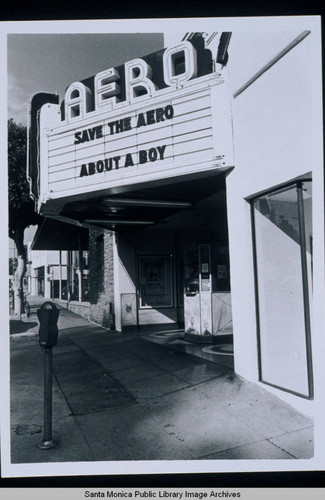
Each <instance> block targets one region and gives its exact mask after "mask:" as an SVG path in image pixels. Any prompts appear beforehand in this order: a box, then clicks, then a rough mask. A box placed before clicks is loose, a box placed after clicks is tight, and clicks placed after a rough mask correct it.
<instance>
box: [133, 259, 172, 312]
mask: <svg viewBox="0 0 325 500" xmlns="http://www.w3.org/2000/svg"><path fill="white" fill-rule="evenodd" d="M139 267H140V269H139V281H140V287H139V288H140V307H141V308H147V307H148V308H149V307H154V308H157V307H173V293H172V266H171V257H170V256H150V257H140V266H139Z"/></svg>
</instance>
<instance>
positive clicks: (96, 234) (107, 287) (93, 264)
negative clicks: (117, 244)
mask: <svg viewBox="0 0 325 500" xmlns="http://www.w3.org/2000/svg"><path fill="white" fill-rule="evenodd" d="M89 299H90V320H91V321H93V322H94V323H97V324H99V325H102V326H104V327H105V328H109V329H112V330H113V329H114V328H115V325H114V267H113V234H112V233H104V232H103V231H100V230H90V231H89Z"/></svg>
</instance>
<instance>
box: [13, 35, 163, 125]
mask: <svg viewBox="0 0 325 500" xmlns="http://www.w3.org/2000/svg"><path fill="white" fill-rule="evenodd" d="M163 46H164V43H163V34H162V33H148V34H147V33H146V34H144V33H141V34H130V33H118V34H112V33H110V34H103V33H96V34H88V33H87V34H9V35H8V45H7V54H8V118H13V119H14V120H15V121H16V122H18V123H23V124H26V119H27V106H28V100H29V99H30V97H31V96H32V95H33V94H35V93H37V92H50V93H55V92H57V93H58V94H59V97H60V102H61V101H62V100H63V98H64V92H65V89H66V88H67V87H68V85H70V84H71V83H73V82H75V81H79V80H83V79H84V78H88V77H90V76H93V75H95V74H96V73H98V72H99V71H103V70H105V69H108V68H110V67H114V66H117V65H119V64H123V63H124V62H127V61H130V60H131V59H135V58H138V57H141V56H144V55H146V54H150V53H151V52H155V51H156V50H159V49H161V48H162V47H163Z"/></svg>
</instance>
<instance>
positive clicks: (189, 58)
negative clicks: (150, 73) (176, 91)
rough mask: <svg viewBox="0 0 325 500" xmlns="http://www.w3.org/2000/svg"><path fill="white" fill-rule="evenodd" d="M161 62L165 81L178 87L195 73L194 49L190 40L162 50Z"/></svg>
mask: <svg viewBox="0 0 325 500" xmlns="http://www.w3.org/2000/svg"><path fill="white" fill-rule="evenodd" d="M163 64H164V80H165V83H166V84H167V85H168V86H169V87H171V86H173V85H175V86H176V87H178V86H180V85H181V84H182V83H183V82H187V80H190V79H191V78H195V77H196V75H197V56H196V50H195V48H194V47H193V45H192V44H191V43H190V42H183V43H180V44H179V45H176V47H170V48H169V49H166V50H165V52H164V55H163Z"/></svg>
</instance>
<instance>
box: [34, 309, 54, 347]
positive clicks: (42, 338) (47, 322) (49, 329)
mask: <svg viewBox="0 0 325 500" xmlns="http://www.w3.org/2000/svg"><path fill="white" fill-rule="evenodd" d="M59 314H60V310H59V309H58V308H57V306H56V304H54V303H53V302H50V301H47V302H44V304H42V305H41V307H40V309H37V317H38V320H39V323H40V327H39V331H38V341H39V343H40V345H41V346H42V347H53V346H55V345H56V344H57V343H58V335H59V330H58V319H59Z"/></svg>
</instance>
